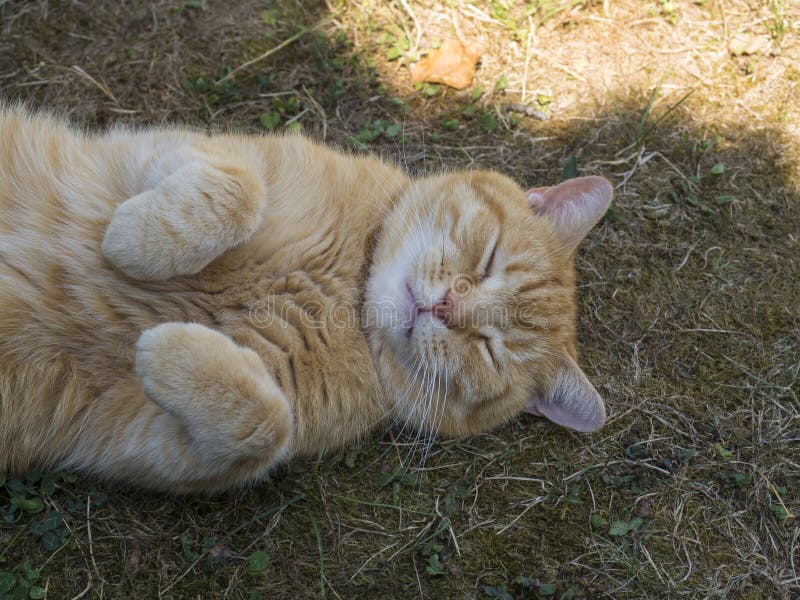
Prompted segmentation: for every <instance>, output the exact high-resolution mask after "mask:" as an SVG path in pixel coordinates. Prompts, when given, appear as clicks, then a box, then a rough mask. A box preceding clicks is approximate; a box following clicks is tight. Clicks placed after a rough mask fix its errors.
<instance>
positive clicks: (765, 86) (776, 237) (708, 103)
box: [0, 0, 800, 598]
mask: <svg viewBox="0 0 800 600" xmlns="http://www.w3.org/2000/svg"><path fill="white" fill-rule="evenodd" d="M195 5H198V6H202V5H200V4H198V3H194V2H186V3H184V2H183V1H180V2H179V1H174V2H167V1H162V2H155V3H152V4H146V3H141V2H79V1H74V2H66V1H59V2H52V1H50V2H47V1H45V0H40V1H16V0H14V1H8V0H6V1H3V0H0V90H1V91H0V95H2V97H5V98H14V97H20V98H23V99H25V100H26V101H28V102H30V103H31V104H33V105H37V106H44V107H47V108H49V109H57V110H59V111H62V112H64V113H68V114H69V115H71V117H72V118H73V119H74V120H75V121H76V122H80V123H84V124H86V125H87V126H90V127H92V128H103V127H106V126H107V125H109V124H111V123H119V122H125V123H168V122H182V123H189V124H192V125H196V126H198V127H203V128H207V127H211V128H223V129H225V128H242V129H247V130H253V131H257V130H259V129H263V128H262V126H261V124H260V118H261V116H262V114H265V113H267V114H270V113H276V112H277V113H279V114H280V117H281V121H282V123H286V122H287V121H291V120H293V119H295V120H294V122H296V123H299V124H300V125H301V126H302V128H303V129H304V130H305V131H306V132H308V133H309V134H311V135H314V136H317V137H321V138H326V139H327V140H328V141H329V142H330V143H333V144H342V145H353V144H354V142H353V141H352V139H351V138H352V136H358V135H359V132H362V133H361V138H362V139H367V138H368V137H370V135H368V134H366V133H363V130H372V131H373V132H375V131H380V130H384V133H383V134H381V135H379V136H378V137H376V138H375V139H373V140H372V141H371V142H370V143H369V149H370V150H371V151H374V152H378V153H381V154H383V155H386V156H388V157H390V158H392V159H394V160H397V161H402V162H404V163H405V164H407V165H408V168H409V169H411V170H412V171H415V172H421V171H431V170H436V169H440V168H442V167H458V168H463V167H470V166H476V167H477V166H480V167H491V168H497V169H499V170H501V171H504V172H506V173H510V174H512V175H514V176H515V177H516V178H517V179H518V180H519V181H521V182H525V183H529V184H548V183H554V182H556V181H558V180H559V179H560V177H561V174H562V171H563V169H564V166H565V164H568V163H569V159H570V158H571V157H572V158H573V159H574V161H575V164H576V165H577V171H578V172H579V173H582V174H584V173H602V174H604V175H606V176H608V177H609V178H611V179H612V181H613V182H614V183H615V185H616V186H617V199H616V203H615V206H614V208H613V211H612V212H611V213H610V215H609V217H608V218H607V219H606V220H605V221H604V222H603V223H602V224H601V226H599V227H598V229H596V230H595V231H594V232H593V234H592V235H591V236H590V240H589V242H588V243H586V244H585V245H584V247H583V249H582V251H581V253H580V256H579V259H578V264H579V269H580V272H581V281H582V285H581V288H580V300H581V306H582V310H581V324H582V340H581V341H582V348H583V357H582V361H583V364H584V366H585V369H586V370H587V372H588V373H589V374H590V376H591V377H592V379H593V380H594V381H595V383H596V385H597V387H598V389H599V390H601V391H602V392H603V394H604V395H605V397H606V398H607V400H608V406H609V408H610V419H609V423H608V425H607V427H606V428H605V429H604V430H603V431H601V432H600V433H599V434H596V435H594V436H591V437H589V436H582V435H573V434H570V433H568V432H566V431H562V430H559V429H556V428H555V427H552V426H550V425H548V424H546V423H543V422H540V421H538V420H534V419H520V420H519V421H517V422H515V423H513V424H511V425H509V426H507V427H505V428H504V429H502V430H500V431H497V432H494V433H492V434H490V435H486V436H482V437H480V438H477V439H470V440H466V441H463V442H460V443H459V442H446V443H440V444H437V445H435V446H434V448H433V450H432V452H431V454H430V456H429V457H428V460H427V462H426V463H425V467H424V469H413V468H412V469H411V470H410V472H409V475H408V476H407V477H405V478H402V477H401V478H399V479H397V478H396V479H395V480H393V481H388V483H387V479H388V478H387V477H384V476H383V474H385V473H390V472H392V471H393V470H394V469H395V467H397V465H398V464H399V463H400V462H401V461H402V460H404V459H408V457H409V456H410V452H411V451H410V450H409V448H408V447H407V446H402V445H400V446H396V445H392V444H391V443H390V440H391V436H389V435H385V436H383V437H379V438H377V439H373V440H368V441H365V442H364V443H362V444H361V446H360V447H358V448H353V449H351V450H349V451H347V452H344V453H342V454H341V455H337V456H335V457H324V458H322V459H320V460H318V461H310V462H308V463H307V464H292V465H290V466H289V467H288V468H287V469H286V470H285V471H284V472H282V473H279V474H276V476H275V477H274V478H273V479H271V480H270V481H268V482H266V483H265V484H264V485H262V486H259V487H258V488H256V489H254V490H251V491H248V492H247V493H239V494H230V495H226V496H222V497H218V498H212V499H202V498H200V499H198V498H194V499H181V500H174V499H170V498H165V497H161V496H144V495H142V494H140V493H138V492H136V491H129V490H112V489H107V488H104V487H101V488H99V489H96V488H95V487H94V484H93V483H92V482H90V481H86V480H83V479H78V480H77V481H76V480H73V478H63V477H62V478H58V479H57V480H56V484H55V488H54V489H51V488H50V485H49V484H47V483H42V482H41V481H33V482H28V484H26V485H27V489H23V488H24V487H25V486H24V485H23V483H22V482H19V481H16V482H15V481H9V482H6V485H5V487H3V488H2V489H0V516H5V517H6V521H7V522H4V523H3V524H0V557H2V558H0V572H1V571H16V572H18V573H19V572H21V571H22V567H21V565H22V564H23V563H24V561H26V560H27V561H30V563H31V565H32V566H33V567H41V574H40V577H39V579H38V582H37V583H36V585H39V586H41V587H42V588H43V589H44V588H46V592H47V594H48V597H50V598H70V597H73V596H80V595H81V594H83V597H131V596H133V597H136V598H147V597H155V596H157V595H158V594H159V593H161V594H163V596H165V597H174V598H195V597H203V598H206V597H230V598H242V597H244V598H250V597H258V596H251V594H253V593H259V592H260V593H262V594H263V597H265V598H273V597H287V598H288V597H315V596H322V595H326V596H328V597H331V598H333V597H341V598H348V597H361V596H364V597H387V598H388V597H415V596H425V597H435V598H439V597H469V598H472V597H477V598H481V597H485V596H486V595H487V594H495V597H502V596H501V594H502V593H504V592H505V593H508V594H510V595H511V597H517V598H520V597H537V594H539V595H543V594H547V593H549V592H550V589H552V588H548V586H547V585H545V586H541V584H556V586H557V587H556V588H555V592H554V597H562V598H570V597H609V598H659V597H660V598H673V597H692V598H695V597H696V598H707V597H719V598H793V597H798V595H799V594H800V573H798V566H799V565H800V556H798V545H800V529H798V527H797V518H794V515H798V514H800V465H798V460H797V449H798V443H799V442H800V404H798V391H800V384H799V383H798V374H799V372H800V300H799V299H798V296H799V294H798V282H799V281H800V191H799V188H798V184H800V166H799V165H800V112H799V111H798V106H800V92H799V91H798V82H800V68H798V64H800V44H799V43H798V30H799V28H800V10H798V8H797V6H796V4H794V3H793V2H791V0H772V1H766V2H764V1H756V0H750V1H744V0H708V1H706V2H690V1H688V0H674V1H673V2H661V1H656V0H653V1H641V2H637V1H634V0H618V1H606V2H593V1H584V2H569V1H566V0H539V1H538V2H529V3H527V4H524V5H523V4H520V3H515V2H505V1H503V0H495V1H494V2H490V1H475V2H467V1H465V0H447V1H444V2H434V1H420V2H411V1H408V2H403V1H397V2H378V1H377V0H361V1H349V2H337V1H336V0H330V1H329V2H328V3H326V4H316V3H310V2H309V3H301V2H292V1H289V0H285V1H277V2H268V3H267V5H266V6H267V7H270V8H269V10H270V12H268V13H267V15H266V17H267V18H266V20H264V19H262V10H263V9H264V8H265V5H264V4H263V3H258V2H224V3H223V2H221V1H220V2H217V1H215V0H205V6H203V7H202V8H193V7H192V6H195ZM527 9H530V10H527ZM550 9H555V10H554V12H551V10H550ZM529 13H530V14H529ZM270 21H272V22H270ZM301 24H302V25H303V26H305V27H307V28H311V27H314V26H315V25H318V26H319V28H318V29H317V30H316V31H315V32H311V33H306V34H304V35H301V36H298V37H297V38H296V39H295V40H294V41H292V42H291V43H288V44H286V45H285V46H284V47H283V48H281V49H280V50H279V51H277V52H275V53H273V54H272V55H271V56H268V57H267V58H266V59H264V60H260V61H256V62H255V63H254V64H252V65H250V66H248V67H246V68H243V69H241V70H240V71H238V72H237V73H236V74H235V76H234V77H231V78H230V79H229V80H228V81H226V82H224V83H223V84H221V85H214V82H215V81H217V80H218V79H220V78H221V77H223V76H224V75H225V74H226V73H227V71H224V70H223V69H224V68H225V67H227V68H229V69H232V68H236V67H238V66H239V65H243V64H245V63H246V62H247V61H249V60H252V59H254V58H257V57H258V56H260V55H261V54H263V53H264V52H266V51H268V50H269V49H271V48H274V47H275V46H277V45H278V44H279V43H281V42H283V41H285V40H287V39H289V38H291V37H292V36H293V35H294V34H295V33H297V32H298V27H299V26H300V25H301ZM387 33H389V34H391V35H392V36H394V41H393V40H391V39H390V40H388V41H387V39H386V37H385V35H386V34H387ZM741 34H747V35H750V36H752V37H753V38H755V39H759V40H763V45H762V46H763V48H762V51H761V52H759V53H757V54H755V55H750V56H732V55H731V53H730V52H729V50H728V48H729V44H730V42H731V41H732V40H734V39H735V38H736V37H737V36H740V35H741ZM453 36H461V37H463V38H464V39H468V40H471V41H478V42H480V43H481V44H482V45H483V47H484V50H485V54H484V56H483V59H482V63H481V65H480V68H479V70H478V73H477V78H476V86H481V87H482V89H483V93H482V94H480V95H479V97H477V99H473V96H472V94H471V90H467V91H465V92H454V91H452V90H443V89H440V90H438V91H437V90H434V89H430V88H428V89H421V90H416V89H414V87H413V86H411V85H410V82H409V76H408V69H407V60H405V59H401V60H392V61H390V60H387V53H389V51H390V50H391V48H392V47H393V46H396V45H397V43H398V42H397V41H396V40H397V39H402V38H405V39H406V40H407V46H408V48H407V50H408V52H411V53H413V52H414V51H415V50H417V49H419V50H420V51H423V52H424V50H425V49H426V48H429V47H431V46H432V45H434V44H436V42H437V40H440V39H445V38H448V37H453ZM400 43H401V44H402V42H400ZM399 49H400V51H401V52H405V51H406V48H405V46H402V47H400V48H399ZM503 76H504V77H505V81H506V82H507V87H506V89H505V90H502V91H495V85H496V84H497V83H498V81H500V80H501V78H502V77H503ZM199 78H203V79H199ZM500 87H502V85H501V86H500ZM654 91H655V92H657V94H655V95H654ZM689 92H692V93H691V95H690V96H689V97H688V98H686V99H685V101H683V102H679V101H680V100H681V99H682V98H684V96H686V94H688V93H689ZM429 94H430V95H429ZM475 96H478V94H477V93H476V94H475ZM509 102H516V103H519V102H525V103H528V104H531V105H532V106H534V107H535V108H537V109H540V110H544V111H545V112H546V113H547V114H548V115H549V118H548V119H547V120H546V121H535V120H531V119H528V118H527V117H522V116H520V115H518V114H510V113H508V112H507V111H506V110H505V108H504V107H505V105H506V104H508V103H509ZM665 115H666V116H665ZM661 117H664V118H663V119H661ZM379 119H382V120H383V122H380V121H379V122H378V123H377V124H376V121H378V120H379ZM455 120H457V122H456V121H455ZM392 123H398V124H400V125H401V126H402V133H399V134H397V135H396V136H394V137H391V136H389V135H387V133H386V129H387V126H388V125H390V124H392ZM495 123H496V124H497V126H496V128H494V129H493V125H494V124H495ZM279 127H280V126H279ZM390 132H391V131H390ZM718 163H721V164H723V165H724V172H722V173H721V174H717V175H715V174H713V173H712V167H713V166H714V165H716V164H718ZM413 461H415V462H413V463H412V464H414V465H416V464H419V456H418V455H417V456H416V457H415V458H413ZM33 479H35V477H34V478H33ZM15 494H16V495H15ZM20 495H21V496H22V497H26V498H28V499H32V501H33V505H31V506H29V510H31V511H35V510H38V505H37V504H36V502H37V501H40V502H42V503H43V506H44V512H42V513H38V514H28V513H25V512H24V511H23V512H22V514H20V512H19V511H17V512H12V511H11V509H10V507H11V506H12V504H13V501H16V502H17V504H19V503H20V500H19V499H20V497H21V496H20ZM47 512H60V513H62V514H63V515H64V522H63V524H62V525H60V526H58V527H56V528H54V532H55V533H54V536H55V538H52V537H51V538H50V539H45V536H44V535H43V533H42V531H41V529H38V528H37V527H35V525H36V524H37V523H38V521H40V520H41V515H42V514H45V513H47ZM614 521H622V522H624V523H626V524H627V525H628V526H633V527H634V530H633V531H629V532H627V533H624V534H622V535H612V533H616V534H619V533H620V532H622V531H623V530H624V529H625V527H623V526H622V525H620V524H619V523H617V524H615V525H613V526H612V523H613V522H614ZM31 524H33V525H34V527H32V525H31ZM59 536H60V537H59ZM62 542H64V543H63V544H62ZM257 551H263V552H266V553H268V554H269V556H270V559H271V562H270V564H269V565H268V566H267V567H266V568H264V569H263V570H259V569H257V568H256V567H258V566H260V565H255V564H254V565H252V568H253V569H254V570H255V572H248V565H249V564H250V563H249V562H248V558H249V557H252V555H253V553H254V552H257ZM258 557H259V555H256V556H255V558H254V559H253V560H255V559H257V558H258ZM440 565H441V566H440ZM431 571H433V574H432V573H431ZM520 576H522V577H527V578H529V579H528V580H524V579H517V578H518V577H520ZM2 581H3V580H2V575H0V597H2V596H3V594H2V589H3V588H2V585H3V583H2ZM503 586H505V587H503ZM37 593H38V592H37ZM570 594H571V595H570ZM506 597H509V596H506Z"/></svg>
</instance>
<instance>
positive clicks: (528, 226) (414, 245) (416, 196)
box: [365, 172, 612, 436]
mask: <svg viewBox="0 0 800 600" xmlns="http://www.w3.org/2000/svg"><path fill="white" fill-rule="evenodd" d="M611 194H612V191H611V186H610V185H609V184H608V182H607V181H606V180H605V179H602V178H600V177H585V178H581V179H573V180H570V181H567V182H565V183H563V184H561V185H559V186H556V187H553V188H535V189H533V190H529V191H528V192H527V193H526V192H525V191H523V190H522V189H521V188H520V187H519V186H518V185H516V184H515V183H514V182H513V181H511V180H510V179H508V178H506V177H504V176H502V175H499V174H496V173H491V172H466V173H460V174H448V175H442V176H437V177H430V178H425V179H421V180H418V181H417V182H415V183H414V184H413V185H411V186H410V187H409V189H407V190H406V192H405V193H404V194H403V195H402V197H401V198H400V199H399V200H398V202H397V204H396V205H395V207H394V208H393V210H392V211H391V213H390V214H389V216H388V217H387V220H386V222H385V223H384V226H383V230H382V232H381V235H380V238H379V240H378V243H377V246H376V250H375V256H374V257H373V263H372V268H371V271H370V277H369V281H368V284H367V294H366V303H365V321H366V324H367V328H368V333H369V339H370V344H371V346H372V349H373V352H374V353H375V354H376V358H377V363H378V367H379V370H380V372H381V376H382V377H383V378H384V381H385V382H386V383H387V389H389V390H390V395H392V398H391V402H392V403H393V408H394V412H395V414H396V416H397V418H398V419H399V420H402V421H404V422H407V423H409V424H411V425H412V426H414V427H415V428H418V429H422V430H424V431H426V432H429V433H441V434H444V435H447V436H461V435H468V434H473V433H477V432H481V431H486V430H489V429H491V428H493V427H495V426H497V425H499V424H500V423H502V422H504V421H506V420H508V419H509V418H511V417H512V416H514V415H516V414H518V413H519V412H521V411H523V410H525V409H527V410H528V411H529V412H532V413H534V414H537V415H542V416H546V417H548V418H549V419H551V420H553V421H555V422H557V423H560V424H562V425H565V426H567V427H570V428H572V429H576V430H579V431H594V430H596V429H598V428H599V427H600V426H602V424H603V422H604V421H605V409H604V406H603V401H602V399H601V398H600V397H599V395H598V394H597V392H596V391H595V389H594V388H593V387H592V385H591V383H590V382H589V381H588V379H587V378H586V376H585V375H584V374H583V372H582V371H581V370H580V368H579V367H578V366H577V364H576V362H575V359H576V348H575V320H576V308H575V300H574V295H575V276H574V269H573V255H574V252H575V248H576V247H577V245H578V243H579V242H580V240H581V239H582V238H583V237H584V236H585V235H586V233H588V231H589V230H590V229H591V227H592V226H593V225H594V224H595V223H596V222H597V221H598V220H599V219H600V217H602V215H603V214H604V213H605V211H606V209H607V208H608V205H609V203H610V201H611Z"/></svg>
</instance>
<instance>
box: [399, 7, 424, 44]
mask: <svg viewBox="0 0 800 600" xmlns="http://www.w3.org/2000/svg"><path fill="white" fill-rule="evenodd" d="M397 1H398V2H399V3H400V6H402V7H403V10H404V11H406V13H408V16H409V17H411V20H412V21H414V31H416V32H417V39H416V40H415V41H414V48H413V52H416V51H417V50H419V42H420V40H421V39H422V27H421V26H420V24H419V20H418V19H417V15H416V14H415V13H414V9H413V8H411V6H410V5H409V3H408V2H407V1H406V0H397Z"/></svg>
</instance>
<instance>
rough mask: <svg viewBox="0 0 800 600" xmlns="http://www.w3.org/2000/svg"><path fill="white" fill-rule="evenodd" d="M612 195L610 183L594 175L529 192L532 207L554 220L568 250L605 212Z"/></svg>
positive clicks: (529, 201)
mask: <svg viewBox="0 0 800 600" xmlns="http://www.w3.org/2000/svg"><path fill="white" fill-rule="evenodd" d="M613 194H614V190H613V188H612V187H611V184H610V183H609V182H608V181H606V180H605V179H603V178H602V177H595V176H591V177H578V178H576V179H568V180H567V181H564V182H562V183H559V184H558V185H556V186H553V187H536V188H531V189H529V190H528V192H527V196H528V203H529V205H530V207H531V210H533V212H534V213H536V214H537V215H540V216H542V217H544V218H546V219H549V220H550V222H551V223H553V225H554V226H555V230H556V232H557V233H558V235H559V236H560V237H561V238H562V240H564V242H565V243H564V248H565V249H567V250H568V251H572V250H574V248H575V247H576V246H577V245H578V243H579V242H580V241H581V240H582V239H583V238H584V237H585V236H586V234H587V233H589V230H590V229H591V228H592V227H594V225H595V224H596V223H597V222H598V221H599V220H600V219H601V217H602V216H603V215H604V214H605V212H606V209H608V206H609V204H610V203H611V198H612V196H613Z"/></svg>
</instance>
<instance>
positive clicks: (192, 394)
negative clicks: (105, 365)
mask: <svg viewBox="0 0 800 600" xmlns="http://www.w3.org/2000/svg"><path fill="white" fill-rule="evenodd" d="M135 368H136V373H137V375H138V376H139V378H140V380H141V384H142V390H143V391H144V393H145V395H147V396H148V398H150V399H151V400H152V401H153V402H155V403H156V404H158V405H159V406H160V407H161V408H163V409H164V410H165V411H167V412H169V413H171V414H173V415H175V416H178V417H179V418H181V419H182V420H183V421H184V422H185V423H187V425H189V427H190V430H192V431H193V432H194V434H195V435H196V436H197V437H198V439H204V440H206V441H205V442H204V447H205V448H206V449H207V451H208V452H211V453H218V452H220V451H221V449H223V448H225V450H224V453H228V454H231V453H233V454H236V455H238V456H240V457H244V456H254V455H258V454H259V453H262V452H265V451H270V452H278V451H283V450H284V449H285V447H286V445H287V443H288V440H289V438H290V436H291V431H292V416H291V409H290V408H289V403H288V401H287V399H286V397H285V395H284V394H283V392H282V390H281V389H280V387H279V386H278V384H277V383H276V382H275V380H274V379H273V377H272V375H270V373H269V372H268V371H267V369H266V368H265V366H264V363H263V362H262V361H261V358H260V357H259V356H258V355H257V354H256V353H255V352H253V351H252V350H250V349H247V348H242V347H241V346H238V345H237V344H236V343H234V342H233V340H231V339H230V338H229V337H228V336H226V335H224V334H222V333H220V332H217V331H214V330H213V329H209V328H208V327H205V326H203V325H199V324H195V323H164V324H162V325H158V326H157V327H153V328H152V329H148V330H147V331H145V332H143V333H142V334H141V336H140V337H139V340H138V341H137V343H136V359H135Z"/></svg>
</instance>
